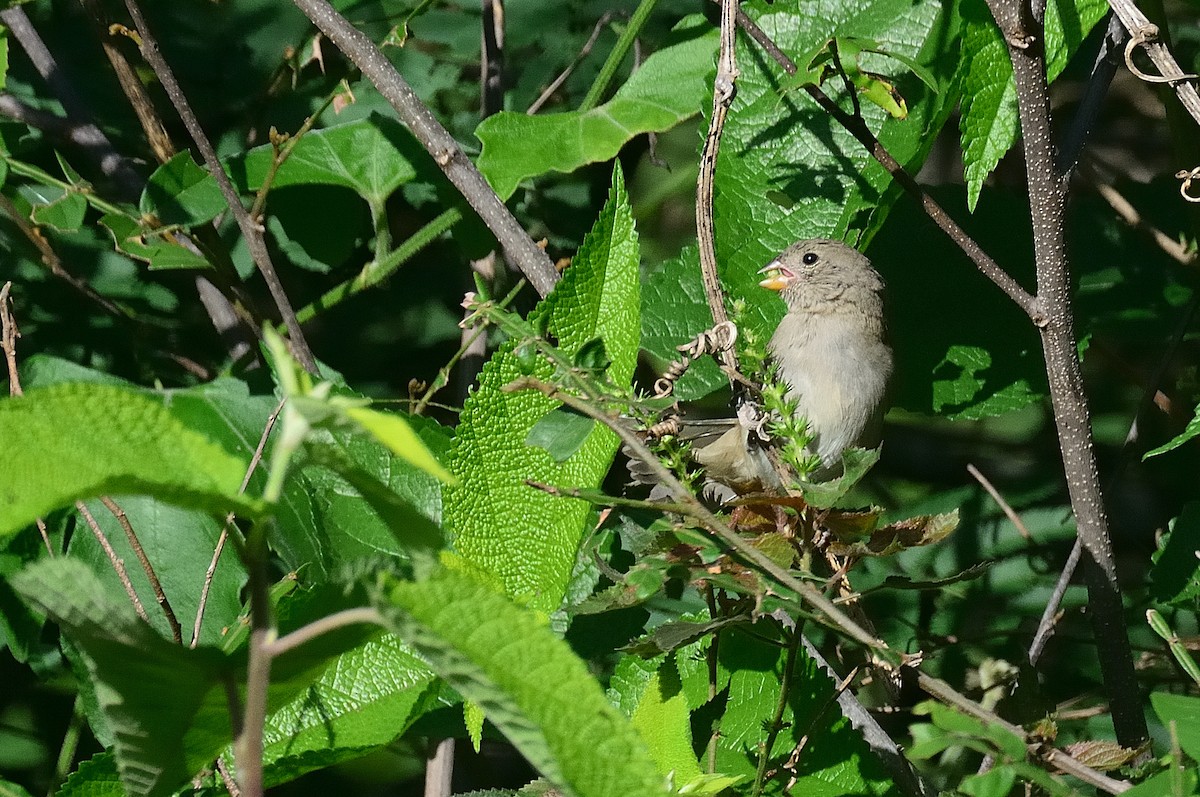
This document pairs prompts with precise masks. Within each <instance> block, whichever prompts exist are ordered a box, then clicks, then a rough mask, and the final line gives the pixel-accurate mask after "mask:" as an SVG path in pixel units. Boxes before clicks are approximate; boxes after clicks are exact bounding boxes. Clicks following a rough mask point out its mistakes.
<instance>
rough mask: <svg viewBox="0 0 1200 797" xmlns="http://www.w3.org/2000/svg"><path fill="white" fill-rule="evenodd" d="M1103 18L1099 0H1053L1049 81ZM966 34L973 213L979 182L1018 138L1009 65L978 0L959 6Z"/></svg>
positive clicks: (965, 131)
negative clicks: (964, 21)
mask: <svg viewBox="0 0 1200 797" xmlns="http://www.w3.org/2000/svg"><path fill="white" fill-rule="evenodd" d="M1106 13H1108V4H1107V3H1105V2H1104V0H1054V2H1051V3H1049V4H1048V6H1047V8H1046V34H1045V35H1046V42H1045V44H1046V71H1047V73H1048V77H1049V79H1050V80H1051V81H1053V80H1054V79H1055V78H1056V77H1058V75H1059V74H1060V73H1061V72H1062V71H1063V69H1064V68H1065V67H1066V65H1067V61H1068V60H1070V57H1071V56H1072V55H1073V54H1074V53H1075V51H1076V50H1077V49H1079V45H1080V44H1081V43H1082V42H1083V40H1084V38H1085V37H1086V36H1087V34H1088V32H1089V31H1090V30H1091V29H1092V27H1093V26H1094V25H1095V24H1096V23H1097V22H1099V21H1100V20H1101V19H1102V18H1103V17H1104V15H1105V14H1106ZM963 16H964V18H965V19H966V31H965V33H964V36H963V44H962V62H961V67H960V74H961V78H960V79H961V81H962V84H963V103H962V116H961V118H960V119H959V129H960V130H961V131H962V148H963V162H964V165H965V174H964V177H965V179H966V182H967V207H968V208H969V209H970V210H972V211H974V210H975V205H976V203H977V202H978V201H979V193H980V191H981V190H982V188H983V181H984V180H985V179H987V176H988V175H989V174H991V173H992V170H993V169H995V168H996V164H997V163H999V162H1000V159H1001V158H1002V157H1004V154H1005V153H1006V152H1008V151H1009V149H1011V148H1012V145H1013V144H1015V143H1016V141H1017V136H1018V135H1019V133H1020V120H1019V119H1018V115H1017V90H1016V85H1015V83H1014V82H1013V74H1012V62H1011V61H1010V60H1009V58H1008V50H1007V48H1006V47H1005V44H1004V39H1003V37H1002V36H1001V35H1000V29H999V28H998V27H997V26H996V23H995V20H993V19H992V16H991V14H990V13H989V12H988V10H987V7H986V6H985V5H984V3H983V2H982V0H971V2H967V3H964V4H963Z"/></svg>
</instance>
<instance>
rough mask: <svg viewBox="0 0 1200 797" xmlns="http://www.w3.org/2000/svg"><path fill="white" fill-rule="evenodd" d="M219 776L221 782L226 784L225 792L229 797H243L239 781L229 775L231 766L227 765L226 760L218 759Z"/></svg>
mask: <svg viewBox="0 0 1200 797" xmlns="http://www.w3.org/2000/svg"><path fill="white" fill-rule="evenodd" d="M217 774H218V775H220V776H221V782H222V783H224V784H225V791H227V792H229V797H242V790H241V789H239V788H238V785H237V781H235V780H234V779H233V776H232V775H230V774H229V766H228V765H227V764H226V763H225V759H224V758H218V759H217Z"/></svg>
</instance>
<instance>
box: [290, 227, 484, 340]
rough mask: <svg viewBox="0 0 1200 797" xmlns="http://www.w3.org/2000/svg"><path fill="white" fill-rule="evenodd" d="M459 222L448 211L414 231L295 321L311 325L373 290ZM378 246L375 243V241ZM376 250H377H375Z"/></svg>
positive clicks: (303, 310) (298, 313) (330, 291)
mask: <svg viewBox="0 0 1200 797" xmlns="http://www.w3.org/2000/svg"><path fill="white" fill-rule="evenodd" d="M461 219H462V211H461V210H460V209H458V208H450V209H449V210H445V211H442V213H440V214H439V215H438V216H436V217H435V218H434V219H433V220H432V221H430V222H429V223H428V224H426V225H425V226H424V227H422V228H421V229H419V230H417V231H416V232H415V233H413V235H412V236H411V237H410V238H408V239H407V240H406V241H405V242H404V243H402V244H400V245H399V246H398V247H396V248H395V249H394V250H392V252H390V253H388V254H387V255H386V256H385V257H383V258H379V257H378V254H376V260H375V261H373V262H371V263H368V264H367V265H366V266H365V267H364V268H363V270H362V271H361V272H359V273H358V275H357V276H355V277H354V278H353V279H349V280H347V281H345V282H343V283H342V284H340V285H338V286H337V287H335V288H333V289H331V290H329V291H328V292H326V293H325V295H324V296H322V297H321V298H319V299H317V300H316V301H315V302H313V303H312V304H310V305H308V306H306V307H303V308H301V309H300V311H299V312H297V313H296V319H297V320H298V321H299V322H300V323H301V324H303V323H305V322H307V321H311V320H312V319H314V318H316V317H317V315H318V314H320V313H323V312H325V311H326V310H329V309H331V308H333V307H336V306H337V305H339V304H341V303H342V302H344V301H345V300H346V299H349V298H350V297H351V296H354V295H355V294H357V293H361V292H362V291H365V290H366V289H367V288H371V287H374V286H375V285H378V284H379V283H381V282H383V281H384V280H385V279H387V278H388V277H390V276H391V275H392V273H393V272H395V271H396V269H398V268H400V266H402V265H404V264H405V263H406V262H408V261H409V260H410V259H412V257H413V256H414V255H416V254H417V253H418V252H420V251H421V250H422V249H424V248H425V247H426V246H429V244H431V243H433V242H434V241H435V240H436V239H437V238H438V236H440V235H441V234H442V233H444V232H446V230H449V229H450V228H451V227H453V226H454V225H455V224H457V223H458V222H459V220H461ZM376 243H377V244H378V241H376ZM376 248H377V249H378V246H377V247H376Z"/></svg>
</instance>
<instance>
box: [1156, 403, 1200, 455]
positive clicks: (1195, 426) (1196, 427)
mask: <svg viewBox="0 0 1200 797" xmlns="http://www.w3.org/2000/svg"><path fill="white" fill-rule="evenodd" d="M1198 435H1200V405H1197V406H1196V414H1195V415H1194V416H1193V417H1192V419H1191V420H1190V421H1188V425H1187V427H1186V428H1185V429H1184V430H1183V431H1182V432H1180V433H1179V434H1178V435H1177V436H1176V437H1175V438H1174V439H1172V440H1170V441H1168V442H1166V443H1163V444H1162V445H1161V446H1159V447H1158V448H1156V449H1154V450H1152V451H1147V452H1146V455H1145V456H1144V457H1142V459H1143V460H1147V459H1150V457H1157V456H1158V455H1159V454H1165V453H1167V452H1168V451H1174V450H1175V449H1177V448H1179V447H1180V446H1181V445H1183V444H1184V443H1186V442H1187V441H1189V440H1191V439H1192V438H1193V437H1196V436H1198Z"/></svg>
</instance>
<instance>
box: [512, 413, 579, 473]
mask: <svg viewBox="0 0 1200 797" xmlns="http://www.w3.org/2000/svg"><path fill="white" fill-rule="evenodd" d="M595 426H596V422H595V421H594V420H592V419H591V418H589V417H587V416H586V415H580V414H579V413H577V412H571V411H570V410H567V409H564V408H563V407H558V408H556V409H553V410H550V411H549V412H547V413H546V414H545V415H543V416H542V419H541V420H540V421H538V422H537V423H535V424H534V425H533V428H532V429H530V430H529V434H528V435H527V436H526V437H525V442H526V443H527V444H529V445H531V446H537V447H538V448H544V449H545V450H546V451H547V452H548V453H549V454H550V456H551V457H553V458H554V461H555V462H566V461H567V460H568V459H570V458H571V457H572V456H574V454H575V452H576V451H578V450H579V449H580V447H582V446H583V444H584V442H585V441H586V440H587V439H588V436H589V435H590V434H591V433H592V429H594V428H595Z"/></svg>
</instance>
